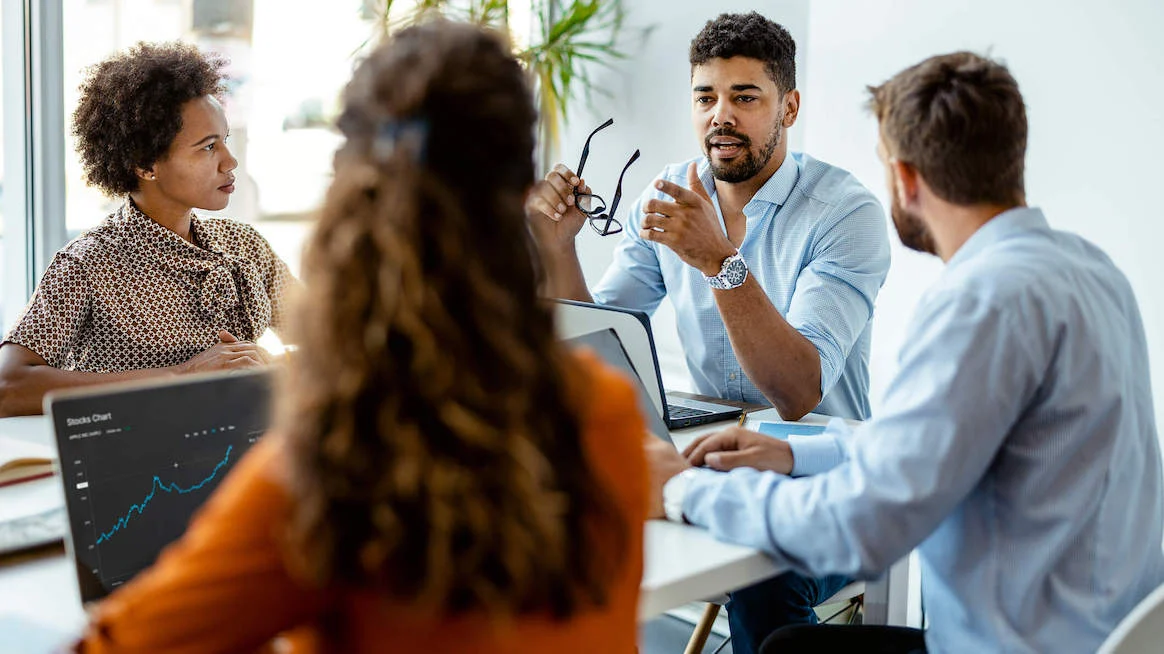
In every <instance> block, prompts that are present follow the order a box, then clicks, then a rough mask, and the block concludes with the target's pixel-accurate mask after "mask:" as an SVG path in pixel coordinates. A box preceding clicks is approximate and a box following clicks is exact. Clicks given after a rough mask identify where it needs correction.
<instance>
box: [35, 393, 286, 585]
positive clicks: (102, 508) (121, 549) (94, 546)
mask: <svg viewBox="0 0 1164 654" xmlns="http://www.w3.org/2000/svg"><path fill="white" fill-rule="evenodd" d="M270 395H271V393H270V379H269V377H268V376H267V375H266V374H265V373H245V374H230V375H214V376H212V377H199V378H197V379H189V378H188V379H186V380H180V381H177V382H168V383H164V384H160V385H150V386H146V387H133V388H130V389H121V390H115V389H110V390H108V391H82V392H79V393H76V394H73V393H68V394H65V395H63V396H60V397H54V398H52V399H51V400H50V413H51V416H52V421H53V429H54V431H55V432H56V442H57V447H58V449H59V455H60V466H61V482H62V483H63V484H64V490H65V506H66V508H67V510H68V514H69V523H70V524H69V528H70V535H71V538H70V540H69V542H70V547H71V552H72V555H73V558H74V560H75V562H76V564H77V572H78V580H79V585H80V588H81V599H82V601H84V602H88V601H92V600H95V599H99V598H101V597H104V596H105V595H106V594H108V593H109V592H110V591H111V590H113V589H114V588H116V587H117V586H120V585H121V584H123V583H125V582H126V581H129V580H130V579H131V578H133V576H134V575H136V574H137V573H138V572H139V571H141V570H142V569H144V568H146V567H148V566H149V565H150V564H152V563H153V562H154V560H155V559H156V558H157V556H158V554H159V553H160V552H161V550H162V548H164V547H165V546H166V545H168V544H169V543H171V542H172V541H174V540H176V539H177V538H178V537H179V536H181V535H182V533H183V532H184V531H185V530H186V525H187V523H189V521H190V517H191V516H192V515H193V514H194V512H195V511H196V510H197V509H198V507H199V506H200V505H201V504H202V502H204V501H205V500H206V498H207V497H209V495H210V493H211V492H212V491H213V490H214V489H215V488H216V487H217V486H218V484H219V482H221V481H222V478H223V477H225V476H226V474H227V473H228V472H229V471H230V469H231V468H232V467H233V466H234V464H235V462H237V461H238V460H239V458H240V457H242V455H243V454H244V453H245V452H246V451H247V450H248V449H249V448H250V446H251V445H252V444H253V443H255V442H256V441H257V440H258V438H259V436H260V435H261V434H262V433H263V432H264V431H265V430H266V428H267V424H268V415H269V404H270Z"/></svg>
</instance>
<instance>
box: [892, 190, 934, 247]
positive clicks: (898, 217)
mask: <svg viewBox="0 0 1164 654" xmlns="http://www.w3.org/2000/svg"><path fill="white" fill-rule="evenodd" d="M889 215H891V216H893V226H894V227H895V228H897V237H898V238H900V239H901V244H902V245H904V246H905V247H907V248H909V249H911V250H917V251H918V252H924V253H926V254H935V255H936V254H937V253H938V248H937V246H936V245H935V244H934V235H933V234H931V233H930V230H929V229H927V228H926V226H925V223H923V222H922V220H921V218H918V217H917V215H916V214H912V213H910V212H908V211H906V210H905V207H902V206H901V205H900V204H898V203H897V196H896V195H894V197H893V203H892V205H891V206H890V207H889Z"/></svg>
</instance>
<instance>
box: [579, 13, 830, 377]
mask: <svg viewBox="0 0 1164 654" xmlns="http://www.w3.org/2000/svg"><path fill="white" fill-rule="evenodd" d="M774 4H775V3H772V2H767V3H764V2H742V1H739V0H735V1H724V2H717V3H714V7H711V6H709V3H706V2H696V1H695V0H631V1H630V2H627V5H628V6H629V7H628V9H629V13H628V17H627V21H626V24H627V25H628V26H630V27H631V28H632V29H633V28H635V27H640V28H641V27H648V26H650V27H652V31H651V33H650V35H649V36H648V37H647V38H646V39H645V40H644V41H642V42H641V43H630V44H628V46H627V48H626V49H627V51H628V53H629V54H630V56H629V57H628V58H627V59H625V60H623V61H619V62H617V63H616V65H615V66H613V67H612V68H610V69H601V68H599V69H596V70H595V71H594V73H593V77H594V79H595V80H597V81H598V82H599V83H600V85H602V86H603V87H604V88H607V89H608V90H609V92H610V96H609V97H604V96H601V95H597V96H595V97H594V103H593V104H594V107H593V108H590V107H587V106H585V104H584V103H581V102H576V103H574V105H573V106H572V108H571V112H572V113H571V114H570V121H569V123H568V125H567V126H566V128H565V129H564V130H563V138H562V143H561V153H562V154H561V157H562V159H563V161H564V163H566V165H568V166H570V167H571V168H573V167H575V166H576V165H577V164H578V157H579V156H581V154H582V145H583V142H584V141H585V140H586V135H587V134H589V133H590V130H592V129H594V128H595V127H597V126H598V125H600V124H601V123H602V122H603V121H605V120H606V119H607V118H612V117H613V118H614V121H615V122H614V125H613V126H612V127H608V128H606V129H605V130H603V131H602V132H600V133H599V134H598V135H597V136H595V137H594V140H593V141H592V142H591V145H590V158H589V160H588V161H587V163H586V170H585V171H584V176H585V177H586V180H587V182H588V183H589V184H590V186H591V187H592V188H593V189H594V191H595V192H596V193H598V194H599V195H601V196H603V197H604V198H606V199H607V200H610V197H611V194H612V193H613V192H614V186H615V183H616V182H617V181H618V173H619V171H621V170H622V166H623V165H624V164H625V163H626V161H627V159H628V158H629V157H630V155H631V153H632V152H634V150H635V149H636V148H638V149H639V150H641V151H642V156H641V158H640V159H639V160H638V161H637V162H635V164H634V165H633V166H631V169H630V170H629V171H628V172H627V176H626V180H625V182H624V184H623V203H622V204H620V205H619V206H620V208H619V211H618V217H619V218H620V219H621V218H624V217H625V216H626V210H627V209H629V207H630V205H631V204H632V203H633V202H634V200H635V199H636V198H637V197H638V196H639V194H641V193H642V191H643V189H645V188H646V187H647V185H648V184H649V183H650V182H651V180H653V179H654V178H655V176H656V175H658V174H659V173H660V172H661V171H662V170H663V167H664V166H666V165H667V164H668V163H673V162H676V161H683V160H685V159H690V158H692V157H694V156H697V155H698V154H699V143H700V141H699V139H700V138H702V136H700V137H699V138H697V136H696V134H695V131H694V128H693V127H692V125H691V112H690V107H691V86H690V81H691V78H690V73H691V69H690V66H689V64H688V63H687V61H688V59H687V56H688V48H689V46H690V43H691V39H692V38H693V37H694V36H695V35H696V34H697V33H698V32H699V30H700V29H701V28H702V27H703V25H704V24H705V23H706V22H707V21H708V20H710V19H712V18H714V17H715V16H718V15H719V14H721V13H725V12H727V13H735V12H747V11H752V10H756V11H759V12H760V13H762V14H764V15H766V16H767V17H769V18H771V19H773V20H775V21H777V22H780V23H781V24H783V25H784V26H785V27H786V28H787V29H788V31H789V32H790V33H791V34H792V37H793V38H794V39H796V42H797V46H798V50H799V51H798V57H797V75H798V77H799V78H800V79H803V76H804V72H805V65H804V62H805V58H804V54H803V53H804V48H805V40H806V33H807V31H808V14H809V2H808V0H788V1H784V2H780V3H779V4H778V6H773V5H774ZM805 123H806V112H804V111H802V112H801V118H800V121H799V122H798V123H797V125H796V127H794V128H793V129H792V130H791V131H790V138H791V141H790V142H791V144H792V147H793V148H794V149H800V143H801V141H802V139H803V130H804V127H803V125H804V124H805ZM619 238H620V237H618V236H608V237H605V238H603V237H600V236H598V235H597V234H595V233H594V232H593V230H591V229H590V228H589V227H583V229H582V235H581V236H580V237H579V241H578V248H579V255H580V257H581V259H582V267H583V271H584V272H585V273H586V279H587V281H589V282H590V283H591V284H593V283H595V282H597V281H598V279H599V278H600V277H601V276H602V273H603V272H604V271H605V270H606V267H607V265H608V264H609V263H610V260H611V252H612V250H613V248H614V246H615V244H616V243H617V242H618V239H619ZM654 323H655V336H656V339H657V340H658V346H659V358H660V360H661V361H662V367H663V376H664V383H665V385H666V386H667V387H668V388H679V389H682V388H689V387H690V382H689V380H688V379H687V377H686V371H685V368H684V364H683V357H682V354H681V351H680V350H679V346H678V342H677V340H676V337H675V334H674V313H673V311H672V309H671V307H670V305H669V304H667V303H664V305H663V306H662V307H660V309H659V311H658V312H657V313H656V315H655V320H654Z"/></svg>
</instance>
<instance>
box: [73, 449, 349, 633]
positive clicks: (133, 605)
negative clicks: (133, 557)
mask: <svg viewBox="0 0 1164 654" xmlns="http://www.w3.org/2000/svg"><path fill="white" fill-rule="evenodd" d="M277 447H278V446H277V444H276V441H275V439H274V436H273V435H268V436H267V437H266V438H264V440H263V441H261V442H260V443H259V444H257V445H256V446H255V447H254V448H252V449H251V451H250V452H248V453H247V455H246V456H245V457H244V458H243V459H242V460H241V461H240V462H239V463H238V466H237V467H236V468H235V470H233V471H232V472H231V474H230V475H229V476H228V477H227V478H226V479H225V480H224V481H223V483H222V485H221V486H220V487H219V488H218V489H217V490H216V491H215V493H214V495H212V496H211V498H210V500H209V501H208V502H207V503H206V505H204V506H203V508H202V509H201V510H200V511H199V513H198V514H197V515H196V516H195V517H194V519H193V520H192V521H191V524H190V528H189V529H188V530H187V531H186V534H185V535H184V536H183V537H182V538H181V539H180V540H178V541H177V542H176V543H174V544H173V545H171V546H170V547H168V548H167V549H166V550H165V551H164V552H163V553H162V555H161V557H160V558H159V559H158V561H157V563H155V564H154V565H153V567H151V568H150V569H149V570H146V571H144V572H143V573H142V574H141V575H139V576H138V577H137V578H136V579H134V580H133V581H132V582H130V583H129V584H127V585H125V586H124V587H122V588H120V589H118V590H117V591H116V592H115V593H113V594H112V595H110V597H109V598H107V599H106V600H105V601H104V602H102V603H101V605H100V607H99V609H98V612H97V613H96V615H95V616H94V619H93V621H92V622H91V623H90V625H89V628H88V629H87V631H86V633H85V636H84V638H83V639H82V641H81V642H79V643H78V644H77V650H78V651H80V652H102V653H104V652H151V653H156V654H168V653H172V654H177V653H187V652H189V653H190V654H193V653H195V652H198V653H199V654H202V653H209V652H251V651H255V650H258V649H259V648H260V647H262V646H263V645H264V644H266V643H267V642H268V641H270V640H271V639H272V638H273V637H275V636H276V635H278V634H279V633H280V632H283V631H285V630H288V629H290V628H292V627H294V626H296V625H298V624H302V623H304V622H306V621H308V620H310V619H311V618H312V617H313V616H315V615H318V614H319V613H320V612H322V611H323V609H324V607H325V606H326V605H327V597H326V594H325V592H324V591H318V590H312V589H310V588H308V587H306V586H304V585H302V584H300V583H297V582H296V581H294V580H293V579H291V577H290V576H289V575H288V573H287V571H286V568H285V566H284V558H283V551H282V549H281V546H280V535H281V530H282V529H283V528H284V527H285V525H286V524H287V523H286V521H287V517H288V513H289V509H290V507H289V504H288V498H287V495H286V491H285V490H284V489H283V487H282V486H281V485H280V484H279V482H278V481H276V479H277V477H276V476H275V475H276V474H277V472H278V466H279V465H280V460H279V455H278V449H277Z"/></svg>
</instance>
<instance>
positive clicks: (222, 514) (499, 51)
mask: <svg viewBox="0 0 1164 654" xmlns="http://www.w3.org/2000/svg"><path fill="white" fill-rule="evenodd" d="M344 102H345V109H344V111H343V114H342V116H341V118H340V121H339V127H340V129H341V130H342V131H343V133H344V135H345V136H346V137H347V140H346V142H345V144H344V145H343V146H342V147H341V149H340V151H339V152H338V153H337V154H336V158H335V181H334V183H333V185H332V188H331V189H330V191H329V193H328V196H327V200H326V202H325V205H324V207H323V210H322V212H321V216H320V220H319V224H318V226H317V228H316V230H315V233H314V235H313V236H312V238H311V240H310V242H309V244H308V246H307V250H306V253H305V257H304V275H303V277H304V283H305V291H304V294H303V297H302V299H301V305H300V307H299V311H298V315H297V319H296V321H295V325H296V329H297V331H298V339H297V340H298V342H299V344H300V347H299V351H298V353H297V355H296V357H295V358H294V360H293V361H292V363H291V365H290V370H289V371H288V374H287V383H286V384H285V388H284V389H283V394H282V397H281V409H280V413H279V415H280V418H279V420H278V422H277V425H276V428H275V429H274V430H273V431H272V433H271V434H269V435H268V436H266V437H265V438H264V439H263V440H262V441H261V442H260V443H259V444H257V445H256V446H255V447H254V448H252V450H251V451H250V452H249V453H248V455H247V456H246V458H244V460H243V461H241V462H240V463H239V464H238V466H237V468H236V469H235V470H234V471H233V472H232V474H231V475H230V477H228V479H227V480H225V481H224V483H223V485H222V487H221V488H220V489H219V490H218V491H217V492H216V494H215V495H214V496H213V497H212V498H211V499H210V501H209V502H208V504H207V506H206V507H204V509H203V510H202V511H201V512H200V514H199V515H198V516H197V517H196V518H195V520H194V521H193V523H192V525H191V527H190V529H189V531H188V532H187V534H186V535H185V536H184V537H183V539H181V540H180V541H178V543H176V544H175V545H174V546H173V547H171V548H170V549H169V550H167V551H166V553H164V554H163V556H162V557H161V558H160V559H159V561H158V563H157V564H156V565H155V566H154V567H153V568H152V569H151V570H149V571H147V572H145V573H143V574H142V575H141V576H140V577H139V578H137V579H135V580H134V581H133V582H132V583H130V584H129V585H127V586H126V587H125V588H123V589H121V590H119V591H118V592H116V593H114V594H113V595H112V596H111V597H110V598H109V599H108V600H107V601H106V602H105V603H104V604H103V605H102V607H101V609H100V612H99V613H98V614H97V615H96V616H95V618H94V622H93V623H92V624H91V626H90V629H89V630H88V632H87V635H86V638H85V640H84V641H82V642H81V643H80V644H79V648H80V649H82V650H83V651H101V652H105V651H110V652H112V651H149V652H186V651H190V652H195V651H196V652H227V651H254V650H255V649H256V648H260V647H262V646H264V644H269V643H271V642H272V639H273V638H274V637H276V635H278V634H281V633H285V634H287V639H288V640H289V641H290V643H291V645H292V651H336V652H370V651H377V652H382V651H396V650H400V651H426V652H430V653H436V652H452V651H464V652H468V651H472V652H511V651H529V652H542V651H545V652H619V651H621V652H631V651H633V649H634V643H635V635H636V628H635V611H636V600H637V596H638V584H639V579H640V576H641V571H642V520H643V517H644V514H645V509H646V501H645V498H646V476H645V467H644V462H643V453H642V438H643V434H644V433H645V432H644V428H643V423H642V419H641V417H640V416H639V414H638V413H637V410H636V408H635V406H636V405H635V397H634V394H633V390H632V388H631V387H630V385H629V384H628V383H627V382H626V381H625V380H624V379H622V378H621V377H619V376H618V375H617V374H616V373H614V372H612V371H610V370H608V369H606V368H604V367H603V366H602V365H601V364H600V363H599V362H598V361H597V359H595V358H593V357H592V356H589V355H586V354H578V353H571V352H568V351H566V350H565V349H564V346H562V345H561V344H560V343H559V342H558V341H557V340H556V339H555V337H554V333H553V324H552V318H551V310H550V308H549V307H547V306H546V305H545V304H543V303H542V302H541V301H539V299H538V282H539V275H538V266H537V263H536V261H537V256H536V252H535V249H534V246H533V245H532V241H531V239H530V236H529V234H528V231H527V226H526V222H525V218H524V213H523V209H522V207H523V199H524V197H525V195H526V193H527V191H528V190H529V188H530V186H531V185H532V184H533V182H534V168H533V150H534V141H533V133H534V129H533V128H534V121H535V113H534V108H533V104H532V99H531V94H530V92H529V90H528V88H527V86H526V83H525V80H524V77H523V73H522V70H521V68H520V66H519V65H518V63H517V62H516V61H515V60H514V58H513V57H512V56H511V55H510V54H509V53H508V51H507V48H506V46H505V45H504V44H503V43H502V42H501V41H500V40H499V39H498V38H496V37H495V36H493V35H491V34H488V33H486V32H483V31H481V30H478V29H476V28H473V27H470V26H466V25H459V24H454V23H445V22H438V23H430V24H427V25H423V26H418V27H413V28H409V29H407V30H404V31H402V32H400V33H399V34H397V35H396V36H395V37H393V38H392V39H391V41H390V42H389V43H387V44H386V45H384V46H382V47H381V48H379V49H378V50H376V51H375V52H374V53H372V55H371V56H370V57H368V59H366V60H365V61H364V62H363V63H361V65H360V66H359V68H358V69H357V70H356V72H355V75H354V77H353V79H352V81H351V83H350V84H349V85H348V87H347V90H346V91H345V96H344Z"/></svg>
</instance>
